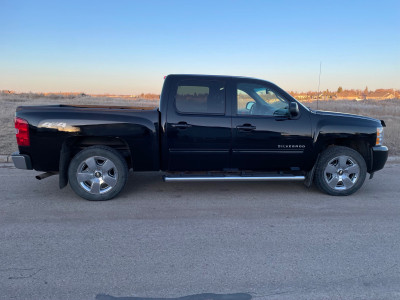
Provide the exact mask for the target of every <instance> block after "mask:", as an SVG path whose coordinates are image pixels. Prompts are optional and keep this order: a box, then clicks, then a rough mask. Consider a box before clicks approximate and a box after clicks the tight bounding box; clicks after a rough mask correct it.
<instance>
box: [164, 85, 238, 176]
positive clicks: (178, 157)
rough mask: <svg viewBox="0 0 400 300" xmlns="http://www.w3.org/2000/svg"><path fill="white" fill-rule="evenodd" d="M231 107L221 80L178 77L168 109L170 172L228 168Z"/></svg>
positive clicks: (171, 92) (172, 89) (167, 127)
mask: <svg viewBox="0 0 400 300" xmlns="http://www.w3.org/2000/svg"><path fill="white" fill-rule="evenodd" d="M228 110H230V106H227V105H226V81H225V80H223V79H215V78H210V79H203V78H190V79H184V78H177V79H176V81H175V82H174V83H173V84H172V88H171V91H170V95H169V102H168V112H167V123H166V131H167V139H166V141H167V144H168V170H169V171H210V170H216V171H221V170H224V169H226V168H229V163H230V147H231V138H232V136H231V117H230V115H229V113H228Z"/></svg>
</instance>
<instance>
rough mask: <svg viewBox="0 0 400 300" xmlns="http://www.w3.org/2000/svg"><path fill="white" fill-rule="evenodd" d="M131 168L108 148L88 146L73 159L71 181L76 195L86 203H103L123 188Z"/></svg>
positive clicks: (69, 170)
mask: <svg viewBox="0 0 400 300" xmlns="http://www.w3.org/2000/svg"><path fill="white" fill-rule="evenodd" d="M127 177H128V167H127V164H126V161H125V159H124V158H123V157H122V155H121V154H120V153H119V152H118V151H116V150H114V149H113V148H110V147H106V146H92V147H88V148H86V149H84V150H82V151H80V152H79V153H78V154H76V155H75V156H74V158H73V159H72V161H71V163H70V165H69V168H68V180H69V183H70V185H71V188H72V189H73V190H74V192H75V193H76V194H77V195H78V196H80V197H82V198H85V199H87V200H91V201H104V200H110V199H112V198H114V197H115V196H117V195H118V194H119V193H120V192H121V190H122V189H123V188H124V186H125V183H126V180H127Z"/></svg>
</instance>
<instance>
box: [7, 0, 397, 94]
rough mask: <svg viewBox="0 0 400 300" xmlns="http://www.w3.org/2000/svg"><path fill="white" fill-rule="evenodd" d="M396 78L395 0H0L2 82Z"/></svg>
mask: <svg viewBox="0 0 400 300" xmlns="http://www.w3.org/2000/svg"><path fill="white" fill-rule="evenodd" d="M320 61H322V76H321V89H323V90H325V89H331V90H335V89H337V88H338V86H342V87H343V88H360V89H364V88H365V86H368V88H369V89H376V88H397V89H400V1H398V0H396V1H284V0H283V1H252V0H246V1H217V0H214V1H206V0H202V1H166V0H164V1H151V0H146V1H117V0H115V1H101V0H97V1H70V0H68V1H39V0H37V1H21V0H19V1H13V0H10V1H8V0H0V90H1V89H12V90H16V91H33V92H39V91H44V92H46V91H54V92H58V91H79V92H87V93H120V94H137V93H141V92H154V93H159V92H160V89H161V86H162V83H163V77H164V76H165V75H167V74H172V73H192V74H193V73H196V74H225V75H241V76H251V77H258V78H263V79H266V80H269V81H272V82H275V83H276V84H278V85H280V86H281V87H283V88H284V89H287V90H297V91H307V90H316V89H317V87H318V72H319V63H320Z"/></svg>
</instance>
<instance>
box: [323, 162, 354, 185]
mask: <svg viewBox="0 0 400 300" xmlns="http://www.w3.org/2000/svg"><path fill="white" fill-rule="evenodd" d="M359 177H360V167H359V166H358V164H357V163H356V162H355V161H354V159H353V158H352V157H350V156H346V155H340V156H337V157H335V158H333V159H331V160H330V161H329V162H328V164H327V165H326V167H325V170H324V178H325V181H326V183H327V184H328V185H329V186H330V187H331V188H332V189H334V190H348V189H350V188H352V187H353V186H354V184H355V183H356V182H357V180H358V178H359Z"/></svg>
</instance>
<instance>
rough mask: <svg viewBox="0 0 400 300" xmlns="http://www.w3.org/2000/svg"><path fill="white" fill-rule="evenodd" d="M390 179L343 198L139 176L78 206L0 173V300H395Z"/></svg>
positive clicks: (397, 217) (49, 182)
mask: <svg viewBox="0 0 400 300" xmlns="http://www.w3.org/2000/svg"><path fill="white" fill-rule="evenodd" d="M399 168H400V165H396V164H391V165H388V166H387V167H386V169H385V170H383V171H381V172H379V173H377V174H376V175H375V178H374V179H373V180H371V181H370V180H367V182H366V184H365V185H364V187H363V188H362V190H361V191H359V192H358V193H357V194H356V195H353V196H349V197H341V198H338V197H330V196H327V195H324V194H321V193H320V192H318V191H317V190H316V189H315V188H312V189H306V188H305V187H304V186H303V185H302V183H279V182H278V183H258V182H247V183H163V182H162V181H161V177H160V175H159V174H158V173H145V174H141V175H137V174H135V175H132V176H131V178H130V180H129V182H128V186H127V188H126V189H125V191H124V192H123V193H122V194H121V195H120V196H119V198H117V199H115V200H113V201H108V202H88V201H85V200H82V199H80V198H78V197H77V196H75V194H74V193H73V192H72V191H71V189H70V188H69V187H68V188H65V189H63V190H59V189H58V187H57V184H58V177H56V176H53V177H51V178H48V179H46V180H43V181H37V180H36V179H34V175H35V174H37V172H35V171H22V170H16V169H14V168H12V167H11V166H10V165H4V164H3V165H1V166H0V180H1V184H0V299H57V300H61V299H98V300H109V299H125V300H127V299H135V300H139V299H147V298H157V297H158V298H179V297H184V296H189V297H185V298H182V299H184V300H190V299H192V300H193V299H195V300H197V299H202V300H207V299H208V300H211V299H213V300H249V299H400V180H399V178H400V171H399ZM135 297H136V298H135Z"/></svg>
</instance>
